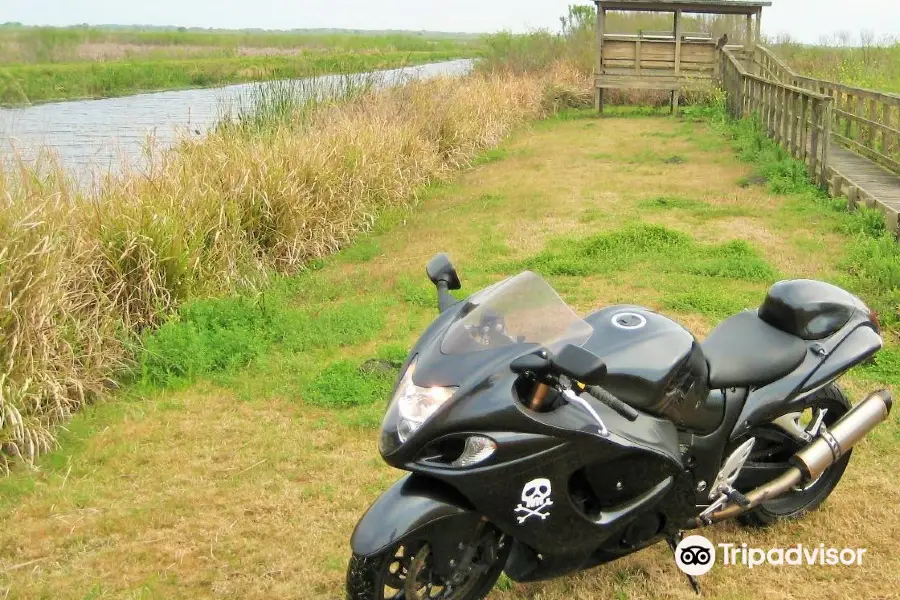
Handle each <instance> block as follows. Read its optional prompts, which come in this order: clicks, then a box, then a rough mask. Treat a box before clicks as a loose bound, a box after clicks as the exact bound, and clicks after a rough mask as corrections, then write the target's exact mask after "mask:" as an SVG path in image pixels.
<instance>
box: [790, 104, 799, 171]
mask: <svg viewBox="0 0 900 600" xmlns="http://www.w3.org/2000/svg"><path fill="white" fill-rule="evenodd" d="M799 100H800V94H799V92H795V91H793V90H792V91H791V104H790V107H789V109H790V117H791V155H792V156H793V157H794V158H797V157H798V156H799V155H800V146H799V144H798V143H797V133H798V129H799V127H798V126H797V119H798V114H797V112H798V111H797V104H799Z"/></svg>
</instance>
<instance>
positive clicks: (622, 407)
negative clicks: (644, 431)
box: [587, 385, 640, 422]
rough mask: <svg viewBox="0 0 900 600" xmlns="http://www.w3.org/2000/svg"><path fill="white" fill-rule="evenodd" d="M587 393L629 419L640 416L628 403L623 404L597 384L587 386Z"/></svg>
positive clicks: (634, 419) (633, 419)
mask: <svg viewBox="0 0 900 600" xmlns="http://www.w3.org/2000/svg"><path fill="white" fill-rule="evenodd" d="M587 393H588V394H590V395H591V396H592V397H594V398H596V399H597V400H599V401H600V402H602V403H603V404H605V405H607V406H608V407H610V408H611V409H613V410H614V411H616V412H617V413H619V414H620V415H622V416H623V417H625V418H626V419H628V420H629V421H632V422H634V421H637V418H638V417H639V416H640V413H639V412H638V411H637V410H635V409H634V408H632V407H631V406H629V405H628V404H625V403H624V402H622V401H621V400H619V399H618V398H616V397H615V396H613V395H612V394H610V393H609V392H607V391H606V390H604V389H603V388H602V387H600V386H599V385H592V386H590V387H589V388H587Z"/></svg>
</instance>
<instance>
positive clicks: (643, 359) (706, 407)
mask: <svg viewBox="0 0 900 600" xmlns="http://www.w3.org/2000/svg"><path fill="white" fill-rule="evenodd" d="M585 321H587V322H588V323H590V325H591V326H592V327H593V329H594V333H593V334H592V335H591V337H590V339H589V340H588V341H587V342H586V343H585V344H584V347H585V348H587V349H588V350H590V351H591V352H593V353H594V354H596V355H597V356H599V357H600V358H602V359H603V361H604V362H605V363H606V366H607V368H608V374H607V376H606V379H605V380H604V383H603V387H604V388H605V389H606V390H608V391H609V392H611V393H612V394H614V395H616V396H617V397H618V398H619V399H621V400H623V401H624V402H627V403H628V404H630V405H632V406H633V407H635V408H637V409H639V410H642V411H645V412H647V413H649V414H652V415H655V416H659V417H664V418H667V419H669V420H671V421H673V422H674V423H675V424H676V425H677V426H678V427H679V428H682V429H687V430H692V431H697V432H709V431H713V430H714V429H715V428H716V427H717V426H718V425H719V423H720V422H721V420H722V418H723V417H724V414H725V407H724V404H723V403H722V400H721V398H720V397H718V396H711V395H710V393H709V367H708V366H707V363H706V359H705V358H704V356H703V350H702V349H701V348H700V344H699V343H697V340H696V339H695V338H694V336H693V334H691V332H689V331H688V330H687V329H685V328H684V327H682V326H681V325H680V324H678V323H676V322H675V321H673V320H671V319H669V318H667V317H664V316H663V315H660V314H659V313H655V312H653V311H651V310H649V309H647V308H643V307H640V306H631V305H621V306H611V307H609V308H605V309H603V310H600V311H597V312H595V313H593V314H591V315H589V316H587V317H585Z"/></svg>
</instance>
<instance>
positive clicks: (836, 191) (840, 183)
mask: <svg viewBox="0 0 900 600" xmlns="http://www.w3.org/2000/svg"><path fill="white" fill-rule="evenodd" d="M821 185H822V187H824V188H825V189H826V190H828V193H829V194H831V195H832V196H833V197H835V198H837V197H838V196H840V195H841V190H843V189H844V178H843V177H841V176H840V175H838V174H837V173H835V174H834V175H832V176H831V179H830V180H826V181H825V182H824V183H823V184H821Z"/></svg>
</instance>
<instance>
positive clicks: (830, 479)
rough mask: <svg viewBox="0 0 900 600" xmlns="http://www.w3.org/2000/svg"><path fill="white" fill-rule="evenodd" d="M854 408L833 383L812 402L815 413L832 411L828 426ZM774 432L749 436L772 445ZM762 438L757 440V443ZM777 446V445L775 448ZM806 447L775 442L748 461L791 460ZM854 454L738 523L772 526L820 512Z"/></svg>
mask: <svg viewBox="0 0 900 600" xmlns="http://www.w3.org/2000/svg"><path fill="white" fill-rule="evenodd" d="M850 408H851V404H850V402H849V401H848V400H847V397H846V396H844V393H843V392H842V391H841V388H839V387H838V386H837V385H836V384H831V385H829V386H827V387H824V388H822V389H821V390H820V391H818V392H816V394H815V395H814V396H813V397H812V398H811V401H810V403H809V410H811V411H813V413H814V412H815V411H816V410H820V409H827V410H828V412H827V413H826V416H825V419H824V421H823V422H824V423H825V426H826V427H828V426H831V425H832V424H834V423H835V422H837V420H838V419H840V418H841V417H843V416H844V415H845V414H847V412H848V411H849V410H850ZM774 433H776V432H775V431H774V429H773V428H772V426H765V427H761V428H759V430H754V431H752V432H751V433H750V434H749V435H750V436H762V437H763V438H765V437H766V436H769V438H770V442H771V437H772V436H773V434H774ZM759 439H760V438H759V437H757V440H759ZM773 443H775V444H776V445H775V446H774V447H773V445H772V444H773ZM803 446H804V444H800V443H797V442H796V441H794V440H790V439H786V440H784V441H783V442H782V445H781V447H780V448H779V447H777V442H772V443H770V444H769V445H768V446H763V447H762V448H759V449H757V448H756V447H754V450H753V452H752V453H751V455H750V458H749V459H748V460H749V461H754V460H757V461H761V460H769V461H773V462H777V461H787V459H788V458H790V456H792V455H793V454H794V453H796V452H797V451H799V450H800V449H801V448H802V447H803ZM850 454H851V452H847V454H846V455H844V456H842V457H841V459H840V460H838V461H837V462H836V463H834V464H833V465H831V466H830V467H828V469H826V470H825V472H824V473H823V474H822V476H821V477H820V478H819V479H817V480H816V481H814V482H812V483H810V484H807V485H806V486H804V487H802V488H800V489H797V490H795V491H792V492H789V493H787V494H785V495H784V496H780V497H778V498H775V499H773V500H769V501H768V502H764V503H762V504H761V505H760V506H759V507H758V508H756V509H755V510H753V511H751V512H748V513H745V514H743V515H741V516H739V517H738V518H737V521H738V523H740V524H741V525H744V526H745V527H756V528H761V527H771V526H772V525H774V524H776V523H778V522H779V521H786V520H795V519H799V518H801V517H803V516H804V515H805V514H807V513H809V512H811V511H813V510H816V509H817V508H819V506H821V505H822V503H823V502H825V500H826V499H827V498H828V496H830V495H831V492H833V491H834V488H835V487H837V484H838V482H839V481H840V480H841V477H843V475H844V471H845V470H846V469H847V465H848V464H849V462H850Z"/></svg>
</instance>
